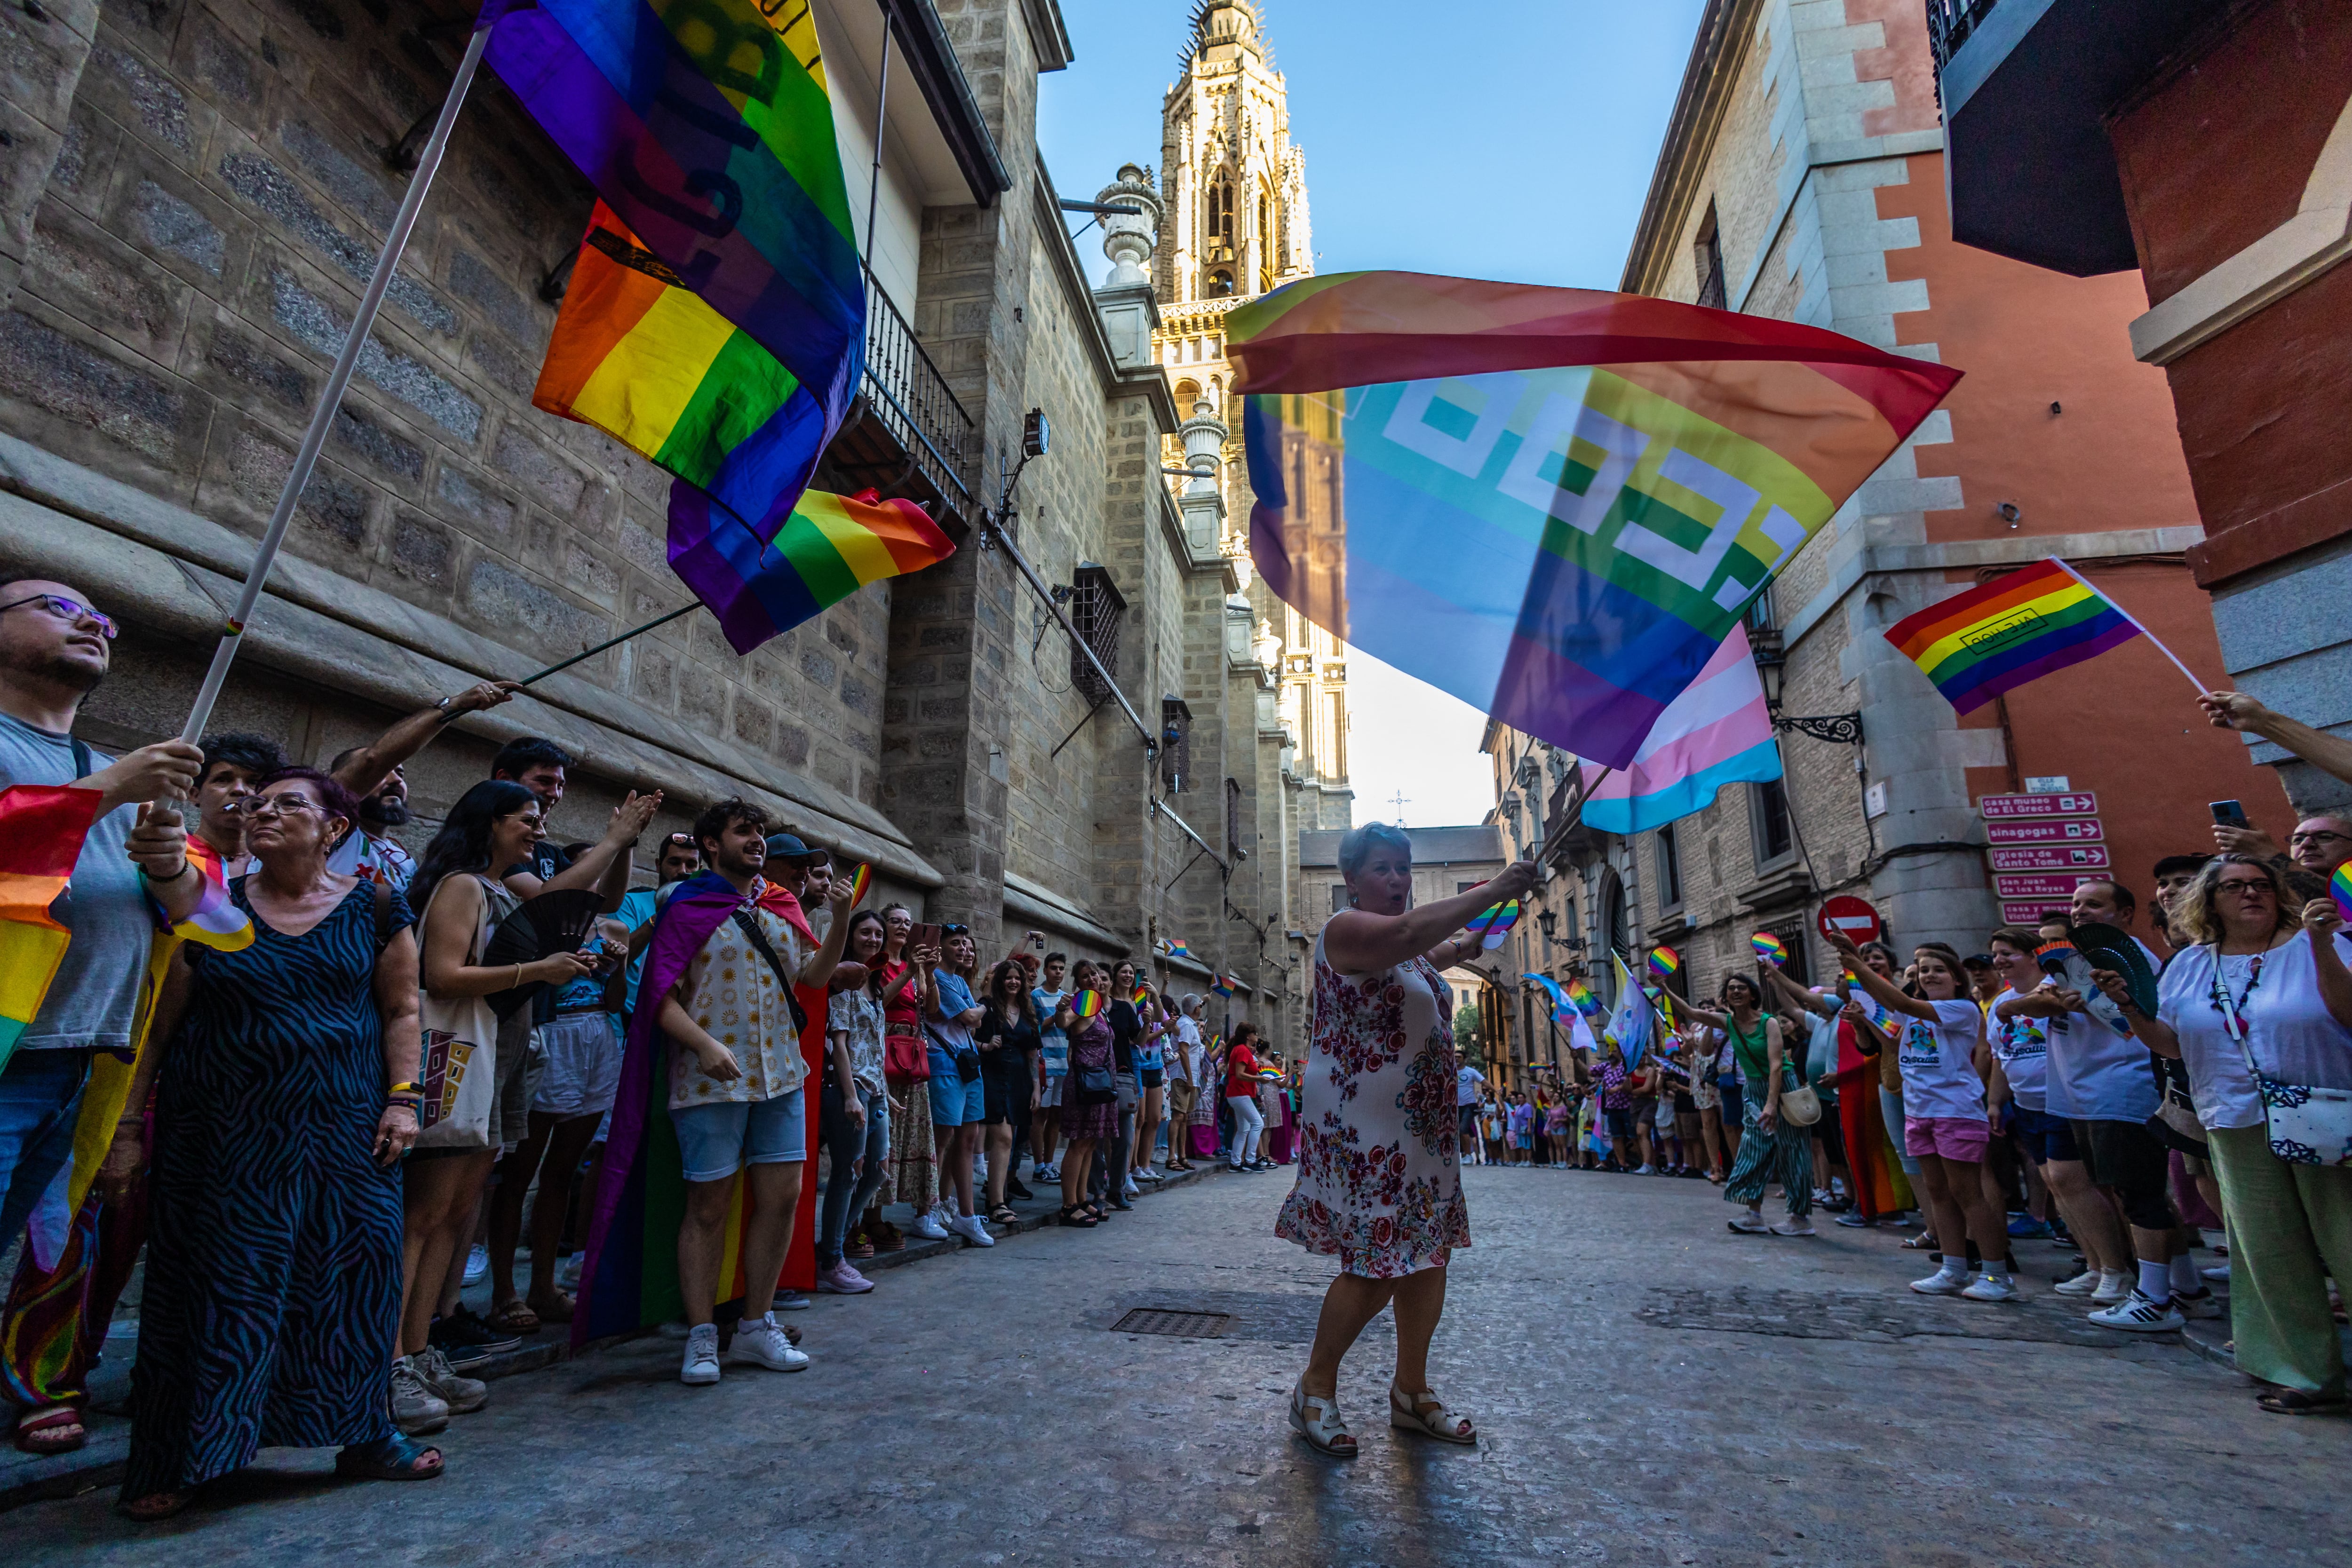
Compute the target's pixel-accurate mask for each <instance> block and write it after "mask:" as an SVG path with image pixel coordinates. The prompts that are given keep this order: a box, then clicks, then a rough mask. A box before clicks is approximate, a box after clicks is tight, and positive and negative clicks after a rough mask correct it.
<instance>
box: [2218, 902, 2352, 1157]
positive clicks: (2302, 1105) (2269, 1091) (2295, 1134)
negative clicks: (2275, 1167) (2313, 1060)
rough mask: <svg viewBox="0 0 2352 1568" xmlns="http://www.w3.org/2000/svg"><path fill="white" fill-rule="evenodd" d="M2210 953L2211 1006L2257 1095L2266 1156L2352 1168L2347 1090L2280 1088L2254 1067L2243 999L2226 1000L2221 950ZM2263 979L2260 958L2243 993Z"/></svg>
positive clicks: (2351, 1109) (2351, 1107)
mask: <svg viewBox="0 0 2352 1568" xmlns="http://www.w3.org/2000/svg"><path fill="white" fill-rule="evenodd" d="M2212 952H2213V987H2212V990H2213V1005H2215V1006H2216V1007H2218V1008H2220V1009H2221V1029H2222V1032H2223V1033H2224V1034H2227V1035H2228V1036H2229V1037H2230V1038H2231V1039H2232V1040H2234V1041H2235V1042H2237V1047H2238V1052H2239V1054H2240V1055H2241V1056H2242V1057H2243V1058H2245V1062H2246V1076H2247V1077H2249V1078H2251V1079H2253V1080H2254V1090H2255V1092H2256V1093H2258V1094H2259V1095H2261V1096H2262V1101H2263V1121H2265V1122H2267V1123H2268V1124H2269V1131H2270V1141H2271V1152H2272V1153H2273V1155H2275V1156H2277V1157H2278V1158H2279V1159H2281V1160H2284V1161H2285V1162H2286V1163H2288V1164H2290V1165H2352V1091H2347V1090H2345V1089H2319V1088H2315V1087H2314V1086H2313V1085H2310V1084H2303V1083H2282V1082H2281V1081H2279V1080H2278V1079H2274V1078H2272V1077H2270V1076H2268V1075H2267V1074H2265V1073H2264V1072H2263V1069H2262V1068H2259V1067H2256V1066H2255V1065H2254V1052H2253V1047H2252V1045H2251V1044H2250V1043H2249V1042H2248V1040H2247V1037H2246V1035H2247V1031H2246V1016H2245V1011H2244V1009H2245V1005H2246V998H2245V996H2240V997H2238V998H2237V999H2236V1000H2235V1001H2232V1000H2231V997H2230V984H2229V982H2228V981H2226V980H2224V979H2222V978H2221V948H2220V946H2219V945H2218V944H2217V945H2215V946H2214V947H2213V949H2212ZM2262 977H2263V957H2262V955H2258V956H2257V957H2256V958H2255V959H2254V972H2253V974H2252V977H2251V978H2250V979H2249V980H2248V981H2247V983H2246V992H2247V994H2249V995H2251V994H2252V992H2253V989H2254V986H2255V985H2256V984H2259V983H2260V982H2261V980H2262Z"/></svg>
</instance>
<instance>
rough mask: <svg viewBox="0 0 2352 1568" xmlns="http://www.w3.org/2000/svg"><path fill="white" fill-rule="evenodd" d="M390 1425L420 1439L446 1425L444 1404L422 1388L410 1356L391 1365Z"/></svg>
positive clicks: (429, 1390)
mask: <svg viewBox="0 0 2352 1568" xmlns="http://www.w3.org/2000/svg"><path fill="white" fill-rule="evenodd" d="M392 1424H393V1425H394V1426H397V1427H399V1428H400V1430H401V1431H402V1432H403V1433H404V1434H405V1435H406V1436H411V1437H422V1436H425V1435H426V1434H428V1433H432V1432H438V1431H439V1430H441V1428H443V1427H444V1426H447V1425H449V1404H448V1401H446V1400H445V1399H443V1398H442V1397H441V1396H440V1395H439V1394H436V1393H434V1392H433V1390H432V1389H431V1388H429V1387H427V1386H426V1384H425V1378H424V1375H423V1374H422V1373H420V1372H419V1371H418V1370H417V1365H416V1358H415V1357H414V1356H402V1357H401V1358H400V1359H399V1360H397V1361H395V1362H394V1363H392Z"/></svg>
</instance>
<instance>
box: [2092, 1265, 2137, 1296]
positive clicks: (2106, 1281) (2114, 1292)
mask: <svg viewBox="0 0 2352 1568" xmlns="http://www.w3.org/2000/svg"><path fill="white" fill-rule="evenodd" d="M2135 1289H2137V1287H2136V1286H2135V1285H2133V1284H2132V1277H2131V1276H2130V1275H2128V1274H2126V1273H2125V1272H2124V1271H2123V1270H2122V1269H2120V1268H2118V1269H2116V1270H2115V1271H2114V1272H2113V1273H2102V1274H2101V1275H2100V1276H2099V1283H2098V1286H2097V1288H2096V1289H2094V1290H2093V1291H2092V1292H2091V1300H2094V1301H2100V1302H2105V1303H2107V1304H2109V1305H2112V1304H2114V1303H2115V1302H2117V1301H2120V1300H2123V1299H2124V1298H2125V1297H2126V1296H2128V1295H2130V1294H2131V1293H2132V1291H2133V1290H2135Z"/></svg>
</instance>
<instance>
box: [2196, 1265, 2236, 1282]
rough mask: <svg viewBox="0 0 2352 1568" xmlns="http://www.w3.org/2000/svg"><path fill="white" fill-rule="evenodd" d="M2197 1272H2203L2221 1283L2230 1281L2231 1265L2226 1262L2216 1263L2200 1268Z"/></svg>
mask: <svg viewBox="0 0 2352 1568" xmlns="http://www.w3.org/2000/svg"><path fill="white" fill-rule="evenodd" d="M2197 1272H2198V1273H2200V1274H2202V1275H2203V1276H2205V1278H2206V1279H2211V1280H2215V1281H2218V1282H2220V1283H2221V1284H2227V1283H2229V1279H2230V1266H2229V1265H2228V1264H2226V1263H2216V1264H2214V1265H2213V1266H2212V1267H2211V1268H2200V1269H2199V1270H2198V1271H2197Z"/></svg>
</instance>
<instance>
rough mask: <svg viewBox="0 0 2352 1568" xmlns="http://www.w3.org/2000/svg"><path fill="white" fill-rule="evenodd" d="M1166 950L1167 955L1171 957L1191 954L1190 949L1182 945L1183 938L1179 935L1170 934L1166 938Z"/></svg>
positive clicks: (1185, 956) (1183, 956) (1190, 955)
mask: <svg viewBox="0 0 2352 1568" xmlns="http://www.w3.org/2000/svg"><path fill="white" fill-rule="evenodd" d="M1166 951H1167V953H1168V956H1169V957H1171V958H1190V957H1192V949H1191V948H1189V947H1186V946H1185V945H1184V939H1183V938H1182V937H1179V936H1171V937H1170V938H1169V939H1168V942H1167V944H1166Z"/></svg>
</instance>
